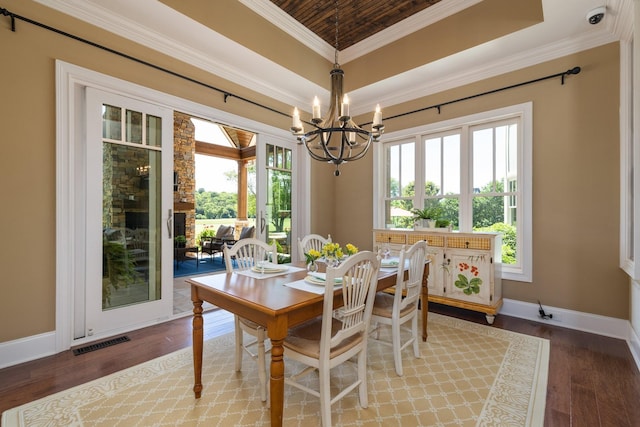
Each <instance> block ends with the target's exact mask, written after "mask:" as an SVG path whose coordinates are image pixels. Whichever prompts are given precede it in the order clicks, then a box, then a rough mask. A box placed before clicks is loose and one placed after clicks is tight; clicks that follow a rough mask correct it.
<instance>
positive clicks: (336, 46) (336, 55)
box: [334, 0, 339, 64]
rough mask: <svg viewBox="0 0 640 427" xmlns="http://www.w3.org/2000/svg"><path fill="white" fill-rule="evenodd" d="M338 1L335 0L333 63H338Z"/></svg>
mask: <svg viewBox="0 0 640 427" xmlns="http://www.w3.org/2000/svg"><path fill="white" fill-rule="evenodd" d="M338 9H339V7H338V0H336V42H335V61H334V63H335V64H337V63H338V18H339V17H338Z"/></svg>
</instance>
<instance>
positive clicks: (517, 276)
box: [373, 102, 533, 282]
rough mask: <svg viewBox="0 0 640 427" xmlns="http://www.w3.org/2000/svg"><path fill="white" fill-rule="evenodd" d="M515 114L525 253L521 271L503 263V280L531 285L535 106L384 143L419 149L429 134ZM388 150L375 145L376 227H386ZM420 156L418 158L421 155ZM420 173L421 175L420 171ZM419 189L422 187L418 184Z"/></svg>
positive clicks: (434, 126)
mask: <svg viewBox="0 0 640 427" xmlns="http://www.w3.org/2000/svg"><path fill="white" fill-rule="evenodd" d="M514 114H521V115H522V136H523V140H522V156H520V157H519V160H518V161H519V164H518V168H519V170H521V171H522V182H521V183H519V185H520V186H521V190H522V199H521V201H522V207H520V206H519V207H518V209H522V212H523V215H522V216H523V219H522V221H521V223H519V224H518V229H519V230H520V231H521V233H522V234H521V237H522V239H521V240H522V241H521V242H520V246H519V248H518V250H519V251H521V252H520V255H521V258H520V260H521V264H520V267H519V268H514V267H510V266H509V265H504V264H503V265H502V278H503V279H507V280H515V281H519V282H531V281H532V280H533V277H532V276H533V227H532V216H533V206H532V200H533V194H532V193H533V186H532V183H533V103H531V102H526V103H522V104H517V105H512V106H509V107H504V108H498V109H495V110H491V111H484V112H481V113H477V114H471V115H468V116H464V117H458V118H455V119H450V120H444V121H442V122H437V123H431V124H427V125H423V126H417V127H414V128H410V129H404V130H400V131H397V132H391V133H388V134H385V136H384V142H385V143H386V142H391V143H393V142H397V141H400V140H403V141H405V142H406V141H409V140H414V141H415V144H416V147H419V146H420V145H421V141H422V135H423V134H425V133H433V132H442V131H446V130H447V129H450V128H453V127H460V126H461V125H472V124H475V123H479V122H484V121H487V120H494V119H495V120H498V119H500V118H503V117H509V116H513V115H514ZM384 147H385V144H384V143H380V144H375V146H374V150H373V162H374V163H373V165H374V174H373V192H374V194H373V223H374V226H375V227H376V228H384V188H385V174H384ZM420 152H421V151H420ZM416 156H418V153H417V154H416ZM417 158H418V157H417ZM420 158H421V157H420ZM375 171H380V173H375ZM416 174H418V171H417V169H416ZM416 179H417V177H416ZM416 188H418V187H417V184H416Z"/></svg>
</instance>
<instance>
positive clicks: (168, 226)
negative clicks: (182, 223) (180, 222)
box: [167, 209, 173, 239]
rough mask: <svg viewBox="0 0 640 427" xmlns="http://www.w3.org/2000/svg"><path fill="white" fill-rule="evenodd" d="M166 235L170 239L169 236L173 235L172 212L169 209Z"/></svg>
mask: <svg viewBox="0 0 640 427" xmlns="http://www.w3.org/2000/svg"><path fill="white" fill-rule="evenodd" d="M167 233H168V234H169V238H170V239H171V235H172V234H173V210H171V209H169V214H168V216H167Z"/></svg>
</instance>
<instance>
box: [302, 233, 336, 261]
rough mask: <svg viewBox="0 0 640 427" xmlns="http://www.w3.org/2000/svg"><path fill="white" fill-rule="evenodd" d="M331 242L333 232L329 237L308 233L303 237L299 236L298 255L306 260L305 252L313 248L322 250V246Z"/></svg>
mask: <svg viewBox="0 0 640 427" xmlns="http://www.w3.org/2000/svg"><path fill="white" fill-rule="evenodd" d="M327 243H331V234H329V235H328V236H327V237H323V236H321V235H319V234H308V235H306V236H304V237H303V238H302V239H300V238H298V256H299V257H300V260H304V259H305V258H304V254H305V253H306V252H309V251H310V250H311V249H315V250H316V251H318V252H322V247H323V246H324V245H325V244H327Z"/></svg>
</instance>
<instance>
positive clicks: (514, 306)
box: [499, 299, 631, 342]
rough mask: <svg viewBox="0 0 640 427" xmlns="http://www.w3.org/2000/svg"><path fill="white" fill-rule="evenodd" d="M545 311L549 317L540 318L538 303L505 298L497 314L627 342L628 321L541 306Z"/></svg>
mask: <svg viewBox="0 0 640 427" xmlns="http://www.w3.org/2000/svg"><path fill="white" fill-rule="evenodd" d="M543 308H544V311H545V313H547V314H552V315H553V318H551V319H542V318H540V316H539V313H538V310H539V309H540V307H539V306H538V304H534V303H530V302H524V301H518V300H511V299H505V300H504V305H503V306H502V309H501V310H500V313H499V314H504V315H506V316H513V317H519V318H521V319H527V320H533V321H536V322H540V323H548V324H550V325H555V326H561V327H563V328H569V329H576V330H578V331H584V332H589V333H592V334H597V335H604V336H606V337H612V338H619V339H622V340H625V341H627V342H628V340H629V329H630V325H631V324H630V322H629V321H628V320H624V319H617V318H615V317H607V316H601V315H599V314H591V313H583V312H580V311H573V310H567V309H564V308H557V307H551V306H547V305H545V306H543Z"/></svg>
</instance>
